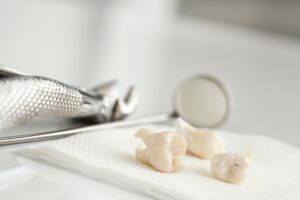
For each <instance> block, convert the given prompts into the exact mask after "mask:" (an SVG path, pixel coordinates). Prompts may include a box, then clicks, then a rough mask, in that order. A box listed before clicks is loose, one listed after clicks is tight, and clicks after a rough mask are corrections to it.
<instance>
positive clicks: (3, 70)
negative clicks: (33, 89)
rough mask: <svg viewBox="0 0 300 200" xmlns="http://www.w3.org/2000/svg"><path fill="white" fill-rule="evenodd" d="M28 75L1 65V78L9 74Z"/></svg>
mask: <svg viewBox="0 0 300 200" xmlns="http://www.w3.org/2000/svg"><path fill="white" fill-rule="evenodd" d="M26 75H27V74H25V73H23V72H20V71H17V70H14V69H9V68H6V67H2V66H0V78H2V77H9V76H26Z"/></svg>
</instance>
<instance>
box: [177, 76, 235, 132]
mask: <svg viewBox="0 0 300 200" xmlns="http://www.w3.org/2000/svg"><path fill="white" fill-rule="evenodd" d="M173 103H174V108H175V111H176V113H177V115H178V116H180V117H182V118H183V119H184V120H185V121H187V122H189V123H190V124H192V125H194V126H196V127H206V128H215V127H218V126H220V125H221V124H222V123H224V122H225V121H226V119H227V118H228V116H229V113H230V110H231V93H230V90H229V88H228V87H227V86H226V85H225V84H224V83H223V82H221V81H220V80H219V79H217V78H214V77H212V76H209V75H199V76H195V77H193V78H191V79H188V80H186V81H184V82H183V83H182V84H180V85H179V87H178V88H177V90H175V95H174V102H173Z"/></svg>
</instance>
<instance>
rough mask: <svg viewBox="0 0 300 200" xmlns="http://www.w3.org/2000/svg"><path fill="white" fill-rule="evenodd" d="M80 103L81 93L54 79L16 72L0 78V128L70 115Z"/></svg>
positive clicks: (76, 109) (76, 110) (81, 100)
mask: <svg viewBox="0 0 300 200" xmlns="http://www.w3.org/2000/svg"><path fill="white" fill-rule="evenodd" d="M82 104H83V97H82V95H81V93H80V92H79V91H78V90H77V89H75V88H73V87H70V86H68V85H65V84H63V83H60V82H58V81H55V80H51V79H47V78H43V77H33V76H18V77H9V78H3V79H0V131H2V130H5V129H8V128H12V127H15V126H18V125H20V124H23V123H25V122H28V121H32V120H35V119H38V118H45V117H47V118H49V117H69V116H73V115H75V114H76V113H77V112H78V111H79V109H80V108H81V106H82Z"/></svg>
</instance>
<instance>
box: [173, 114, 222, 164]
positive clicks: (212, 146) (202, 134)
mask: <svg viewBox="0 0 300 200" xmlns="http://www.w3.org/2000/svg"><path fill="white" fill-rule="evenodd" d="M175 127H176V129H177V132H180V133H183V135H184V136H185V139H186V141H187V152H189V153H191V154H193V155H195V156H198V157H200V158H203V159H207V160H209V159H211V158H212V157H213V156H214V155H216V154H219V153H223V152H224V149H225V147H224V146H225V145H224V143H223V141H222V139H221V138H220V137H219V135H218V134H216V133H214V132H212V131H211V130H207V129H196V128H194V127H193V126H191V125H190V124H188V123H187V122H185V121H184V120H183V119H181V118H178V119H177V120H176V122H175Z"/></svg>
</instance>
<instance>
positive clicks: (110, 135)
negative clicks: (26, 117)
mask: <svg viewBox="0 0 300 200" xmlns="http://www.w3.org/2000/svg"><path fill="white" fill-rule="evenodd" d="M148 127H149V128H153V129H155V130H157V131H162V130H173V127H171V126H170V127H168V126H158V125H157V126H148ZM138 128H139V127H131V128H120V129H109V130H101V131H94V132H89V133H82V134H79V135H75V136H71V137H68V138H64V139H59V140H53V141H48V142H42V143H39V144H35V145H33V146H31V147H29V148H26V149H24V150H22V151H21V153H22V154H24V155H26V156H28V157H32V158H39V159H42V160H45V161H47V162H49V163H52V164H54V165H57V166H61V167H64V168H67V169H71V170H74V171H78V172H80V173H82V174H84V175H86V176H89V177H92V178H95V179H101V180H105V181H108V182H110V183H113V184H117V185H119V186H121V187H124V188H127V189H131V190H135V191H140V192H144V193H146V194H148V195H151V196H153V197H157V198H159V199H184V200H190V199H191V200H194V199H205V200H216V199H217V200H241V199H243V200H260V199H261V200H268V199H270V200H277V199H278V200H295V199H300V150H299V149H297V148H295V147H292V146H289V145H287V144H284V143H282V142H279V141H276V140H273V139H270V138H266V137H262V136H254V135H242V134H233V133H228V132H222V131H218V132H219V134H220V135H221V136H222V138H223V139H224V141H225V143H226V146H227V151H228V152H237V153H246V152H248V151H249V150H254V161H253V164H252V167H251V172H250V174H249V177H248V179H247V180H246V182H245V183H244V184H242V185H232V184H228V183H224V182H221V181H218V180H216V179H215V178H213V176H212V175H211V171H210V161H205V160H201V159H199V158H196V157H192V156H186V158H185V168H184V169H183V170H182V171H180V172H179V173H160V172H157V171H155V170H154V169H152V168H151V167H149V166H146V165H144V164H142V163H140V162H138V161H136V159H135V156H134V152H135V148H136V146H137V145H138V144H142V141H140V140H138V139H136V138H134V136H133V135H134V133H135V132H136V131H137V129H138Z"/></svg>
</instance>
